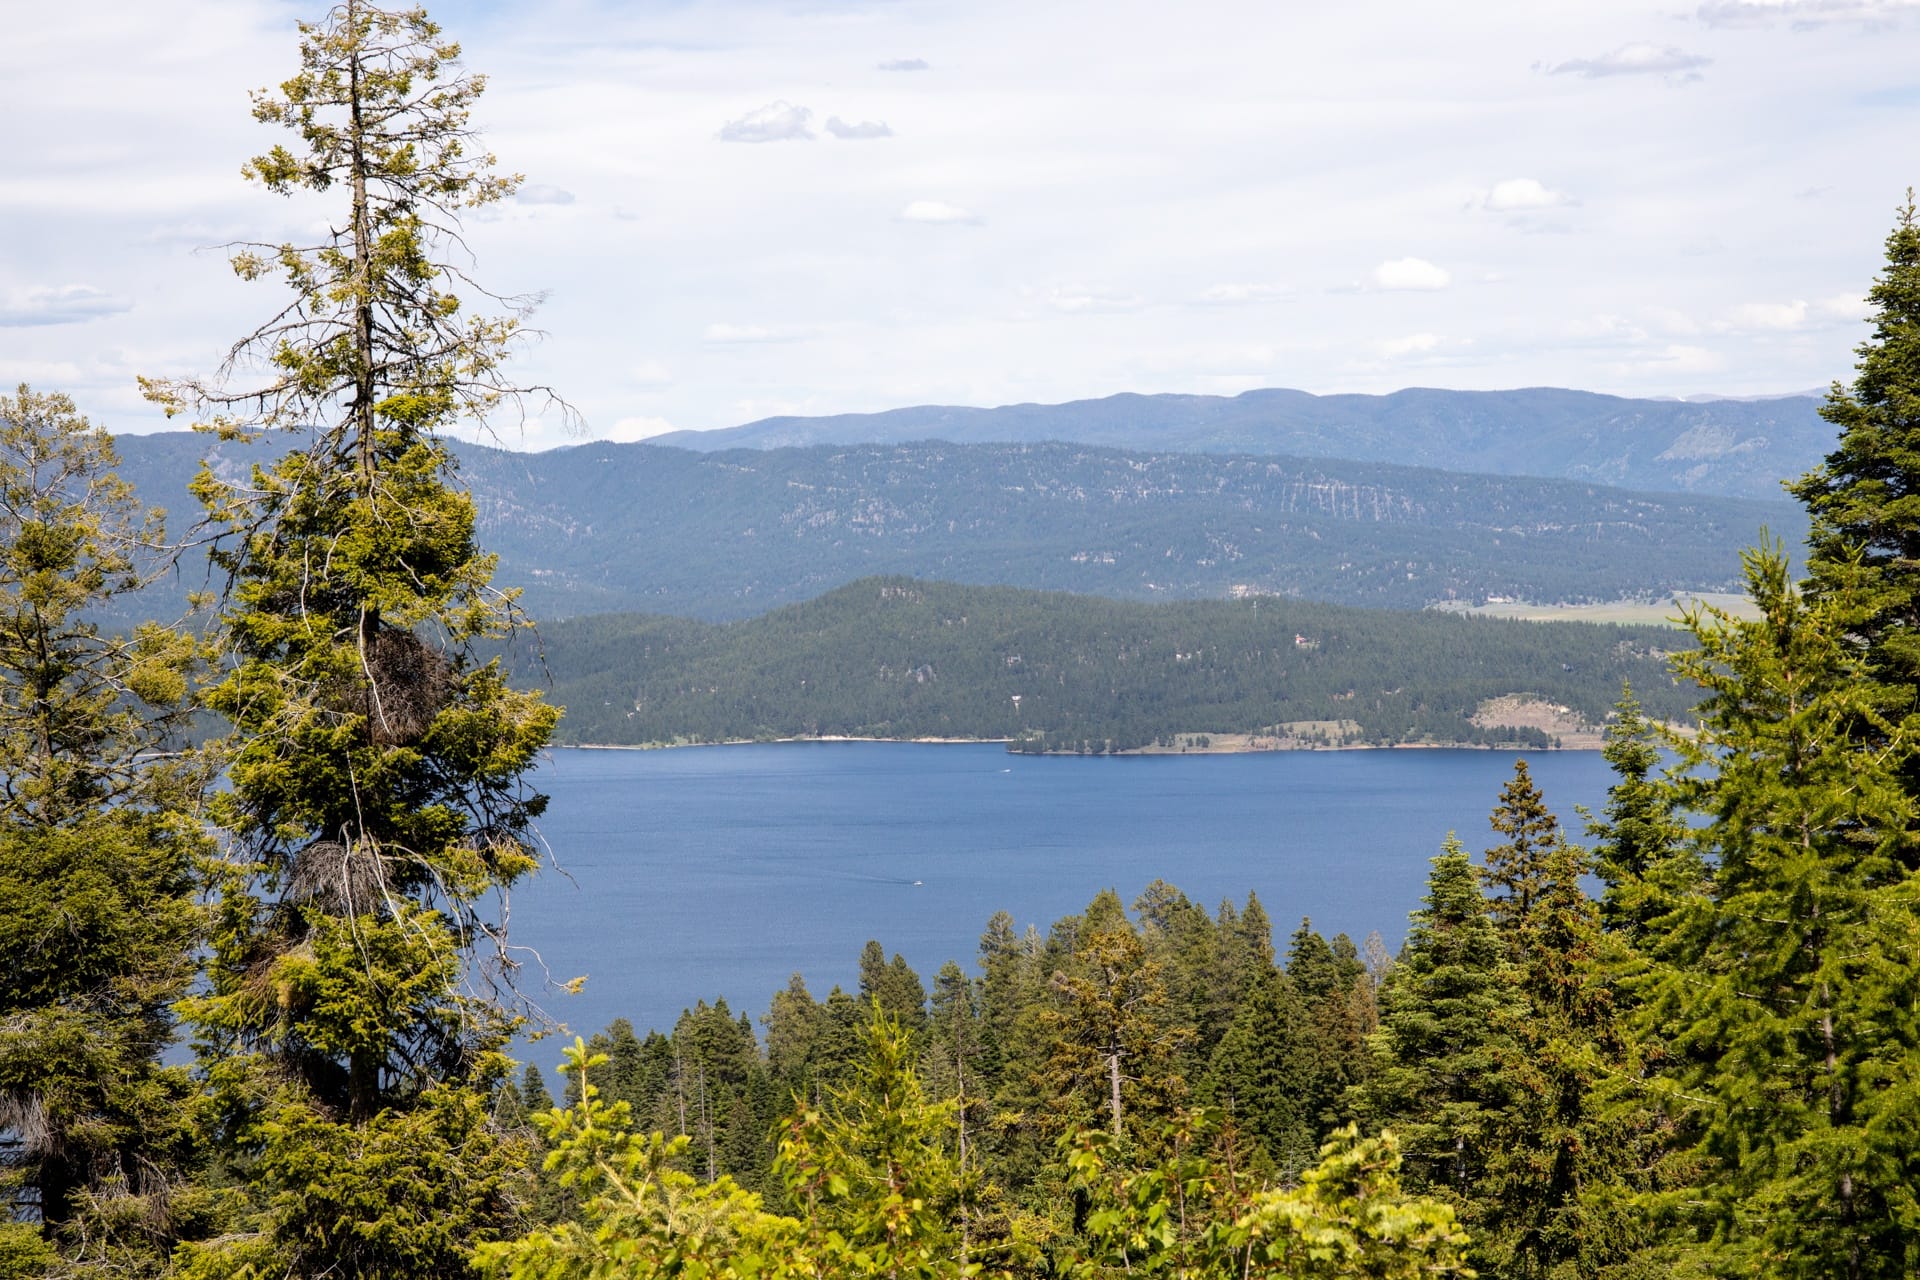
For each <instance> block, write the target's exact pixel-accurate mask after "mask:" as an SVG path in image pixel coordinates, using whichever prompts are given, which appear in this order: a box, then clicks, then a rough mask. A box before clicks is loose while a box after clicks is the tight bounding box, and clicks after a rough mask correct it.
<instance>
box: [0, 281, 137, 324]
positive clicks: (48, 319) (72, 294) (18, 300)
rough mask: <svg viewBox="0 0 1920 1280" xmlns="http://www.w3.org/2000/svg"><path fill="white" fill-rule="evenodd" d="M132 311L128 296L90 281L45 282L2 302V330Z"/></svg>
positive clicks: (83, 320)
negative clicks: (72, 282) (55, 283)
mask: <svg viewBox="0 0 1920 1280" xmlns="http://www.w3.org/2000/svg"><path fill="white" fill-rule="evenodd" d="M131 310H133V303H131V302H129V301H127V300H126V299H125V298H120V297H116V296H115V295H113V294H110V293H105V292H102V291H101V290H99V289H96V288H94V287H93V286H92V285H88V284H63V285H43V286H41V287H39V288H34V289H21V290H18V291H16V292H14V293H12V294H9V295H8V296H7V298H6V300H5V301H0V329H30V328H37V327H39V326H42V325H53V324H84V323H86V322H87V321H89V320H98V319H99V318H100V317H101V316H112V315H119V314H120V313H121V312H124V311H131Z"/></svg>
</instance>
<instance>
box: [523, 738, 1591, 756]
mask: <svg viewBox="0 0 1920 1280" xmlns="http://www.w3.org/2000/svg"><path fill="white" fill-rule="evenodd" d="M1012 741H1013V739H1012V738H870V737H859V736H855V735H851V734H822V735H820V736H818V737H791V738H728V739H725V740H723V741H719V742H645V743H635V742H568V743H555V744H552V745H550V746H549V747H548V750H553V751H558V750H565V751H675V750H679V749H681V748H683V747H760V746H778V745H781V744H787V743H805V742H891V743H896V744H899V745H902V746H923V747H953V746H985V745H987V744H989V743H995V742H997V743H1001V744H1002V745H1004V744H1006V743H1009V742H1012ZM1601 749H1602V748H1601V747H1599V746H1578V747H1565V746H1562V747H1525V746H1518V745H1514V744H1508V745H1504V746H1496V745H1491V744H1488V743H1483V742H1389V743H1384V744H1382V743H1377V742H1354V743H1346V744H1343V745H1340V746H1325V747H1320V746H1297V745H1273V746H1252V745H1245V746H1242V745H1232V746H1218V747H1212V746H1209V747H1189V748H1185V749H1182V748H1177V747H1126V748H1123V749H1122V750H1119V751H1098V752H1096V751H1034V752H1010V753H1009V754H1011V755H1036V756H1257V755H1279V754H1283V753H1292V752H1332V751H1519V752H1528V753H1532V752H1552V753H1554V754H1556V755H1557V754H1560V753H1562V752H1580V751H1599V750H1601Z"/></svg>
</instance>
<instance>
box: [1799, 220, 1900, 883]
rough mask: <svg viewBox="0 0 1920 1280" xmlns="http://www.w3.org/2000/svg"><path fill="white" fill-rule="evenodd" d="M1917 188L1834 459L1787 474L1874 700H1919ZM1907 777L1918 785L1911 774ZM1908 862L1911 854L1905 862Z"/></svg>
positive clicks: (1837, 394) (1845, 404)
mask: <svg viewBox="0 0 1920 1280" xmlns="http://www.w3.org/2000/svg"><path fill="white" fill-rule="evenodd" d="M1916 212H1917V211H1916V208H1915V204H1914V195H1913V191H1912V189H1911V188H1909V189H1908V191H1907V198H1906V203H1905V204H1904V206H1902V207H1901V209H1900V210H1899V214H1898V218H1897V220H1896V221H1895V223H1894V227H1893V230H1892V232H1891V233H1889V234H1888V236H1887V240H1886V265H1885V266H1884V267H1883V268H1882V269H1881V272H1880V276H1879V278H1878V279H1876V280H1875V281H1874V283H1873V287H1872V288H1871V289H1869V290H1868V291H1867V300H1868V302H1870V303H1871V304H1872V305H1873V308H1874V312H1873V316H1872V319H1871V323H1872V325H1873V335H1872V337H1870V338H1869V339H1868V340H1867V341H1866V342H1864V343H1862V344H1861V345H1860V347H1859V348H1857V351H1858V354H1859V357H1860V361H1859V363H1858V364H1857V365H1856V366H1855V368H1856V370H1857V375H1856V376H1855V378H1854V380H1853V386H1852V387H1851V388H1845V387H1842V386H1841V384H1840V383H1838V382H1835V383H1834V384H1833V386H1832V388H1831V389H1830V390H1829V391H1828V393H1827V401H1826V403H1825V404H1824V405H1822V406H1821V408H1820V416H1821V417H1823V418H1825V419H1826V420H1827V421H1828V422H1830V423H1832V424H1833V425H1834V426H1835V427H1837V428H1839V430H1840V442H1839V445H1838V446H1837V447H1836V448H1835V449H1834V451H1833V452H1832V453H1830V454H1828V455H1827V458H1826V461H1825V462H1824V463H1822V464H1821V465H1820V466H1818V467H1816V468H1814V469H1813V470H1812V471H1811V472H1809V473H1808V474H1807V475H1805V476H1803V477H1802V478H1801V479H1800V480H1799V481H1797V482H1796V483H1794V484H1792V485H1791V486H1789V488H1790V490H1791V492H1792V493H1793V495H1794V496H1795V497H1797V498H1799V499H1800V501H1801V502H1802V503H1804V504H1805V505H1806V508H1807V512H1808V514H1809V515H1810V516H1811V517H1812V529H1811V532H1810V534H1809V536H1808V553H1807V571H1808V574H1809V581H1808V583H1807V590H1808V594H1809V595H1810V596H1812V597H1813V598H1815V599H1819V598H1822V597H1826V596H1845V597H1847V598H1848V599H1849V600H1850V601H1851V602H1852V603H1851V604H1850V606H1849V607H1850V608H1851V609H1854V610H1856V611H1857V612H1859V613H1860V614H1861V617H1860V619H1859V621H1858V623H1857V634H1858V635H1859V637H1860V638H1861V640H1863V641H1864V642H1865V645H1866V658H1867V664H1866V665H1867V674H1868V675H1869V677H1870V678H1871V679H1872V680H1873V681H1874V683H1875V685H1876V686H1877V688H1878V694H1877V696H1876V697H1875V699H1874V702H1875V704H1876V706H1877V707H1878V708H1879V709H1881V710H1882V711H1883V713H1885V714H1886V715H1889V716H1891V717H1893V718H1895V719H1898V718H1899V717H1901V716H1904V715H1907V714H1909V713H1911V712H1913V711H1915V710H1916V708H1920V507H1916V504H1915V502H1914V499H1913V494H1914V490H1915V487H1916V484H1917V483H1920V217H1917V216H1916ZM1909 789H1914V786H1913V784H1912V783H1910V784H1909ZM1909 865H1911V864H1909Z"/></svg>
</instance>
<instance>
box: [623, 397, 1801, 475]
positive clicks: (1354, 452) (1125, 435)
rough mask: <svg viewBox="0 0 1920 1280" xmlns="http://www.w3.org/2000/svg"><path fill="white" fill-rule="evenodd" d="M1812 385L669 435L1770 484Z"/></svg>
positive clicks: (928, 417) (1103, 408) (1098, 405)
mask: <svg viewBox="0 0 1920 1280" xmlns="http://www.w3.org/2000/svg"><path fill="white" fill-rule="evenodd" d="M1818 403H1819V401H1818V400H1817V399H1816V398H1815V397H1813V396H1790V397H1785V398H1782V399H1778V400H1750V401H1749V400H1709V401H1703V402H1684V401H1678V400H1633V399H1627V398H1624V397H1621V396H1607V395H1595V394H1593V393H1592V392H1588V391H1568V390H1563V389H1561V388H1558V387H1528V388H1525V389H1522V390H1516V391H1443V390H1439V389H1436V388H1432V387H1415V388H1410V389H1408V390H1405V391H1396V392H1394V393H1393V394H1391V395H1381V396H1370V395H1333V396H1316V395H1312V394H1309V393H1308V392H1305V391H1288V390H1282V389H1271V390H1262V391H1248V392H1244V393H1242V394H1240V395H1237V396H1230V397H1229V396H1182V395H1144V396H1143V395H1117V396H1107V397H1106V398H1104V399H1100V400H1076V401H1073V402H1071V403H1069V404H1013V405H1003V406H1001V407H999V408H995V409H969V408H960V407H957V406H951V405H919V406H915V407H913V408H907V409H890V410H887V411H885V412H882V413H843V414H837V415H833V416H830V417H819V418H764V419H762V420H760V421H758V422H749V423H747V424H746V425H745V426H739V427H728V428H724V429H722V430H718V431H680V432H675V433H673V434H671V435H666V436H661V437H660V438H659V440H658V443H661V444H672V445H679V446H681V447H683V448H687V449H735V448H740V447H742V446H746V447H750V448H756V449H776V448H787V447H792V446H799V445H817V444H835V445H853V444H901V443H905V442H908V441H915V440H950V441H954V442H957V443H979V444H984V443H1037V442H1040V441H1047V440H1065V441H1071V442H1073V443H1075V444H1086V445H1104V446H1108V447H1111V448H1118V449H1138V450H1152V451H1165V450H1180V451H1193V452H1204V453H1250V454H1284V455H1289V456H1294V457H1306V458H1345V459H1351V460H1355V461H1362V462H1394V463H1407V464H1412V465H1416V466H1423V467H1445V468H1447V469H1449V470H1454V471H1478V472H1488V473H1491V474H1495V475H1523V476H1557V477H1560V478H1563V479H1569V480H1584V481H1589V482H1593V483H1598V484H1609V485H1625V486H1627V487H1629V488H1634V489H1656V490H1679V491H1683V492H1687V493H1717V494H1725V495H1729V496H1741V497H1749V498H1774V497H1778V496H1779V493H1780V481H1781V480H1782V479H1783V478H1786V477H1791V476H1797V475H1800V474H1801V473H1803V472H1805V471H1806V470H1807V469H1808V468H1809V467H1811V466H1813V464H1814V463H1816V462H1818V461H1819V460H1820V458H1821V456H1822V455H1823V454H1825V453H1826V451H1827V450H1828V449H1830V448H1831V447H1832V446H1833V438H1834V430H1833V427H1832V426H1831V425H1829V424H1828V423H1826V422H1824V421H1822V420H1821V418H1820V416H1819V414H1818V413H1816V412H1815V409H1816V407H1817V406H1818Z"/></svg>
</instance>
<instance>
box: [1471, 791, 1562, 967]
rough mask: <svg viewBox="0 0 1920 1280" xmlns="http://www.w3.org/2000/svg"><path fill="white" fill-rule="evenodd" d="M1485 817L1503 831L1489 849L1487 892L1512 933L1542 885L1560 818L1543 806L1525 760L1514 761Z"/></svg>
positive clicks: (1499, 918)
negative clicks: (1502, 840) (1498, 795)
mask: <svg viewBox="0 0 1920 1280" xmlns="http://www.w3.org/2000/svg"><path fill="white" fill-rule="evenodd" d="M1488 822H1489V823H1491V824H1492V826H1493V829H1494V830H1495V831H1496V832H1498V833H1499V834H1500V835H1503V836H1505V837H1506V840H1505V842H1504V843H1501V844H1497V845H1494V846H1493V847H1492V848H1490V849H1488V850H1487V858H1486V881H1487V889H1488V897H1489V899H1490V900H1491V903H1492V912H1493V919H1494V923H1496V924H1497V925H1499V926H1500V930H1501V932H1502V933H1503V934H1505V935H1506V936H1507V937H1508V938H1509V939H1513V938H1515V937H1517V936H1518V934H1519V932H1520V930H1522V929H1523V928H1525V925H1526V920H1527V917H1528V915H1529V914H1531V912H1532V911H1533V905H1534V903H1535V902H1536V901H1537V900H1538V899H1539V897H1540V895H1541V894H1542V893H1543V892H1544V891H1545V889H1546V878H1547V861H1548V859H1549V858H1550V857H1551V856H1552V854H1553V851H1554V849H1555V848H1556V847H1557V846H1558V845H1559V844H1560V822H1559V820H1558V819H1557V818H1555V817H1554V816H1553V814H1552V813H1551V812H1550V811H1549V810H1548V809H1547V800H1546V797H1545V796H1544V795H1542V794H1541V793H1540V788H1539V787H1537V786H1535V785H1534V781H1533V774H1532V773H1531V772H1530V771H1529V770H1528V769H1527V762H1526V761H1525V760H1515V761H1514V762H1513V777H1512V778H1510V779H1508V780H1507V785H1506V786H1504V787H1502V788H1501V790H1500V801H1499V803H1498V804H1496V805H1495V806H1494V808H1493V814H1492V816H1491V817H1490V818H1489V819H1488Z"/></svg>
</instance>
